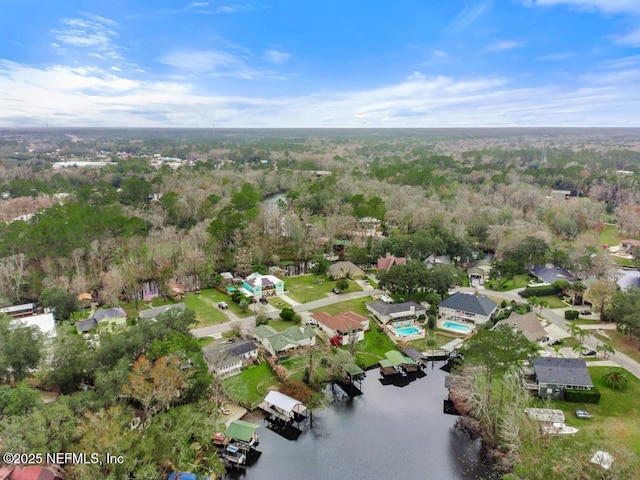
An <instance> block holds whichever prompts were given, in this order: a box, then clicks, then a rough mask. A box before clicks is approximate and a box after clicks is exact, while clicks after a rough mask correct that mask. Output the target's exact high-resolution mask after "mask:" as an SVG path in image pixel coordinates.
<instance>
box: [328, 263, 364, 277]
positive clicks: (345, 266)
mask: <svg viewBox="0 0 640 480" xmlns="http://www.w3.org/2000/svg"><path fill="white" fill-rule="evenodd" d="M329 276H330V277H332V278H333V279H334V280H338V279H340V278H350V279H352V280H362V279H363V278H364V271H363V270H362V269H361V268H359V267H357V266H356V265H354V264H353V263H351V262H336V263H334V264H332V265H330V266H329Z"/></svg>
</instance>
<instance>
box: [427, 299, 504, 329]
mask: <svg viewBox="0 0 640 480" xmlns="http://www.w3.org/2000/svg"><path fill="white" fill-rule="evenodd" d="M497 308H498V304H497V303H496V302H494V301H493V300H491V299H490V298H489V297H487V296H485V295H472V294H470V293H462V292H456V293H454V294H453V295H451V296H450V297H449V298H446V299H444V300H443V301H442V302H440V305H438V315H439V317H440V318H441V319H442V321H443V322H446V321H447V320H449V321H453V322H462V323H463V324H464V323H471V324H473V325H474V326H476V325H482V324H483V323H487V322H488V321H489V320H490V319H491V317H492V316H493V314H494V313H495V312H496V310H497Z"/></svg>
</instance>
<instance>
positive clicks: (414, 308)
mask: <svg viewBox="0 0 640 480" xmlns="http://www.w3.org/2000/svg"><path fill="white" fill-rule="evenodd" d="M365 307H366V309H367V311H368V312H369V313H370V314H371V315H373V317H374V318H375V319H376V320H378V321H379V322H380V323H381V324H383V325H386V324H388V323H389V322H391V325H392V326H395V325H394V324H396V323H400V322H406V321H408V320H415V319H417V318H418V317H419V316H420V315H426V313H427V308H426V307H425V306H423V305H420V304H419V303H416V302H403V303H389V302H385V301H383V300H377V301H375V302H368V303H366V304H365Z"/></svg>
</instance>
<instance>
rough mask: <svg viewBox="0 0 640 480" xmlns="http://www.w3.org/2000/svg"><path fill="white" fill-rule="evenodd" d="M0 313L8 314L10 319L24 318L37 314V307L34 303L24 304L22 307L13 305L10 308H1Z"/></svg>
mask: <svg viewBox="0 0 640 480" xmlns="http://www.w3.org/2000/svg"><path fill="white" fill-rule="evenodd" d="M0 313H6V314H7V315H9V316H10V317H24V316H28V315H33V314H34V313H35V305H34V304H33V303H24V304H22V305H11V306H9V307H2V308H0Z"/></svg>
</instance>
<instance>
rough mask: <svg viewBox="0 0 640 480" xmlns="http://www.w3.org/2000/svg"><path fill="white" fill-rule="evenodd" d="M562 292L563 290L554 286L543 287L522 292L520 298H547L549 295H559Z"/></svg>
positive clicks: (529, 288)
mask: <svg viewBox="0 0 640 480" xmlns="http://www.w3.org/2000/svg"><path fill="white" fill-rule="evenodd" d="M561 291H562V289H560V288H558V287H554V286H553V285H542V286H540V287H527V288H525V289H524V290H522V291H521V292H520V296H521V297H523V298H529V297H546V296H548V295H557V294H558V293H560V292H561Z"/></svg>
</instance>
